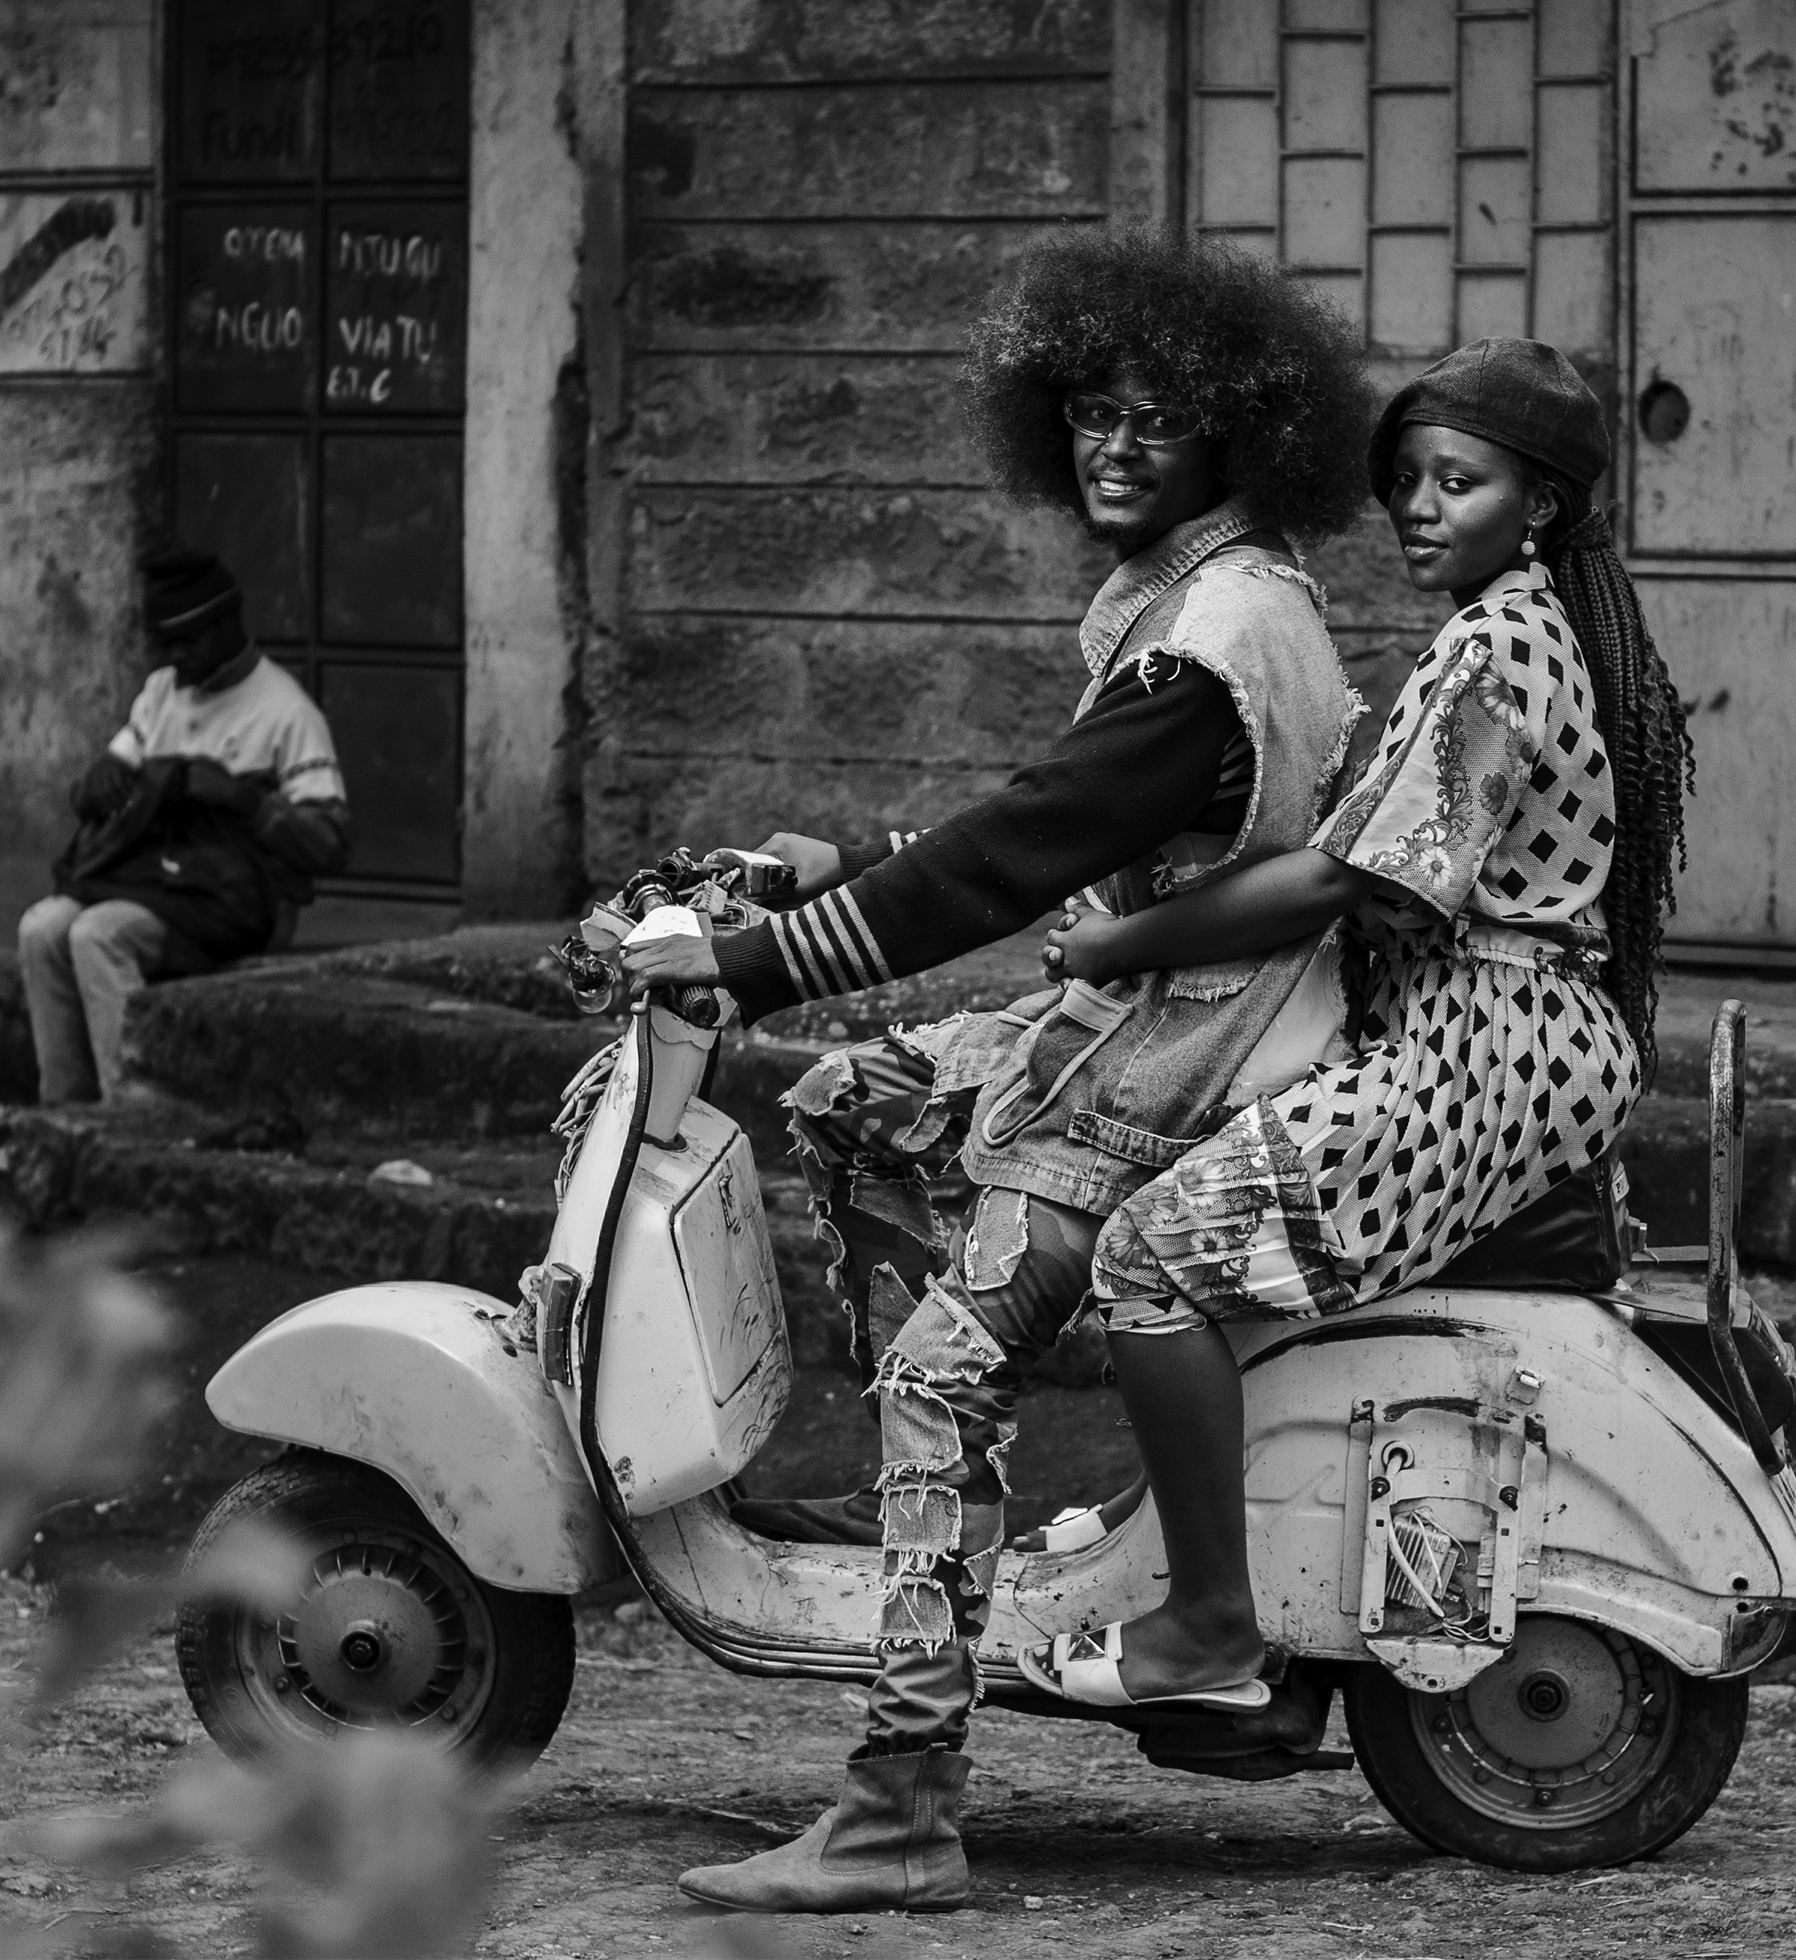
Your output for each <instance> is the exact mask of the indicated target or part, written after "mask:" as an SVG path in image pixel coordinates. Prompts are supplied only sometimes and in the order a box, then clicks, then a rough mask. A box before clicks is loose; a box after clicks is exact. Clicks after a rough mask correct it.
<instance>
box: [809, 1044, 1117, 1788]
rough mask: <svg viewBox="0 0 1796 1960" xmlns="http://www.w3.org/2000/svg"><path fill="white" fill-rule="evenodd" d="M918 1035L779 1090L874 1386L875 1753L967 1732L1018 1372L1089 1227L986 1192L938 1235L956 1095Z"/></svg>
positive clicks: (1065, 1311)
mask: <svg viewBox="0 0 1796 1960" xmlns="http://www.w3.org/2000/svg"><path fill="white" fill-rule="evenodd" d="M920 1032H921V1033H922V1034H923V1038H924V1042H926V1040H927V1031H920ZM922 1050H923V1042H917V1043H916V1044H915V1045H911V1038H909V1037H902V1036H895V1035H889V1036H887V1037H886V1038H885V1039H884V1040H883V1041H876V1042H863V1043H861V1044H859V1045H858V1046H857V1047H854V1048H849V1049H841V1050H838V1051H836V1052H835V1053H833V1054H830V1055H826V1056H825V1057H824V1058H823V1060H822V1061H821V1062H819V1063H818V1064H817V1066H816V1067H815V1068H813V1069H811V1070H810V1071H809V1072H808V1073H807V1074H806V1075H805V1076H803V1077H802V1078H801V1079H800V1081H799V1082H798V1084H797V1086H796V1087H795V1088H794V1089H793V1090H792V1092H791V1094H790V1095H789V1096H788V1097H787V1104H788V1106H789V1107H790V1108H791V1109H792V1111H793V1122H792V1133H793V1136H794V1139H795V1140H796V1145H797V1152H798V1156H799V1159H800V1161H801V1163H802V1164H803V1165H804V1168H805V1174H806V1176H807V1178H808V1179H809V1180H810V1186H811V1194H812V1200H813V1210H814V1212H815V1215H816V1219H817V1235H818V1237H819V1238H820V1239H822V1240H823V1241H824V1243H825V1244H826V1245H827V1246H828V1247H829V1249H830V1252H831V1254H832V1263H831V1266H830V1285H831V1287H832V1289H833V1290H834V1291H835V1292H836V1294H837V1297H838V1298H840V1299H841V1300H842V1302H843V1305H844V1307H845V1308H846V1309H847V1310H848V1312H849V1314H850V1316H851V1318H852V1320H853V1323H854V1337H855V1353H856V1357H857V1359H859V1360H860V1362H861V1366H862V1370H863V1375H864V1376H870V1377H871V1379H872V1382H873V1386H874V1387H875V1388H876V1389H877V1392H878V1396H879V1413H880V1435H881V1456H882V1467H881V1470H880V1475H879V1489H880V1518H881V1524H882V1528H883V1535H884V1543H885V1600H884V1604H883V1606H882V1608H881V1612H880V1623H879V1628H878V1633H877V1638H876V1644H877V1646H878V1648H879V1650H880V1654H881V1661H882V1666H881V1671H880V1676H879V1679H878V1680H877V1681H876V1682H875V1683H874V1686H873V1688H872V1689H871V1691H870V1692H869V1695H868V1698H867V1749H868V1751H869V1752H870V1753H871V1754H874V1755H895V1754H902V1753H908V1752H911V1751H915V1750H921V1749H927V1748H929V1747H930V1746H931V1745H933V1744H945V1745H946V1746H947V1747H949V1748H951V1749H958V1748H959V1747H960V1746H961V1744H962V1743H963V1742H964V1740H965V1738H966V1731H967V1717H968V1715H969V1714H970V1713H971V1711H972V1708H973V1704H974V1702H975V1701H976V1699H977V1697H978V1664H977V1661H976V1659H975V1648H976V1646H977V1643H978V1641H979V1638H980V1636H981V1635H982V1634H983V1633H984V1631H985V1626H986V1622H987V1620H988V1619H989V1617H990V1614H991V1589H992V1582H993V1579H994V1577H995V1575H996V1572H997V1566H998V1554H999V1551H1000V1549H1001V1547H1002V1545H1003V1542H1004V1498H1005V1496H1006V1495H1007V1493H1008V1490H1009V1485H1008V1484H1007V1482H1006V1480H1005V1468H1006V1459H1007V1458H1008V1456H1009V1452H1010V1447H1011V1444H1012V1443H1013V1442H1014V1441H1015V1439H1016V1402H1017V1394H1018V1391H1019V1390H1020V1388H1021V1386H1022V1378H1023V1369H1024V1367H1025V1366H1026V1365H1027V1363H1029V1362H1030V1361H1032V1360H1033V1359H1035V1357H1036V1356H1038V1355H1040V1354H1042V1353H1045V1352H1046V1350H1047V1349H1049V1348H1050V1347H1052V1346H1053V1345H1054V1343H1055V1341H1056V1340H1058V1339H1059V1337H1060V1334H1061V1331H1062V1329H1063V1328H1064V1327H1066V1325H1067V1324H1068V1322H1069V1321H1071V1320H1072V1319H1073V1318H1074V1316H1075V1315H1076V1314H1077V1313H1078V1311H1079V1307H1080V1304H1081V1302H1082V1301H1083V1300H1084V1298H1085V1295H1086V1291H1087V1289H1088V1287H1089V1285H1090V1280H1091V1258H1092V1251H1093V1248H1094V1247H1095V1245H1096V1243H1097V1237H1098V1232H1099V1230H1100V1228H1101V1226H1102V1225H1103V1222H1104V1221H1103V1220H1102V1219H1101V1218H1100V1217H1098V1216H1096V1215H1095V1214H1094V1213H1091V1212H1083V1211H1075V1210H1073V1209H1072V1208H1071V1207H1070V1206H1066V1205H1058V1204H1054V1203H1052V1202H1050V1201H1048V1200H1046V1199H1043V1198H1037V1197H1030V1196H1025V1195H1024V1194H1023V1193H1021V1192H1017V1191H1005V1190H999V1189H996V1188H992V1187H986V1188H984V1189H982V1190H980V1192H979V1193H978V1195H977V1199H976V1202H975V1204H974V1207H973V1211H972V1214H971V1217H970V1219H969V1221H968V1226H967V1230H966V1233H965V1235H964V1240H963V1241H962V1242H961V1244H960V1245H959V1246H958V1247H955V1248H953V1249H951V1247H950V1238H949V1234H948V1232H947V1230H946V1228H945V1226H944V1224H943V1221H942V1219H941V1216H940V1214H939V1213H938V1211H937V1210H936V1207H935V1204H934V1202H933V1199H932V1196H931V1191H930V1188H929V1186H930V1179H931V1176H932V1174H933V1175H934V1176H935V1177H936V1178H937V1179H939V1178H941V1177H942V1176H943V1174H945V1173H946V1171H947V1170H948V1167H949V1165H950V1164H951V1163H952V1161H953V1157H954V1154H955V1153H956V1152H957V1151H958V1150H959V1148H960V1143H961V1140H962V1139H963V1138H964V1136H965V1134H966V1124H967V1117H968V1113H969V1111H970V1109H971V1107H972V1102H973V1096H972V1094H971V1092H967V1093H966V1094H965V1095H964V1096H960V1097H951V1098H943V1099H935V1098H934V1097H933V1095H932V1090H933V1082H934V1071H933V1066H932V1064H931V1062H930V1059H929V1056H928V1054H927V1052H921V1051H922ZM938 1190H939V1187H938ZM919 1296H920V1301H919Z"/></svg>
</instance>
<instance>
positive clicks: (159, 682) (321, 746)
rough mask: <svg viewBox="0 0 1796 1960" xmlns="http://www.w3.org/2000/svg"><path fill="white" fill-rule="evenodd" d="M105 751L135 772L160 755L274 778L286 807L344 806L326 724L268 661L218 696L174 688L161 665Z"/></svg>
mask: <svg viewBox="0 0 1796 1960" xmlns="http://www.w3.org/2000/svg"><path fill="white" fill-rule="evenodd" d="M109 746H110V748H111V750H112V753H113V754H114V755H116V756H121V757H122V758H123V759H124V760H125V761H126V762H128V763H130V764H131V766H132V767H133V768H134V769H140V768H142V766H143V765H144V763H146V762H149V761H153V760H154V759H155V758H156V757H158V756H180V757H183V758H185V759H187V760H192V759H193V758H195V757H197V756H206V757H209V758H210V759H211V760H212V761H213V762H216V763H218V764H219V765H220V766H221V767H222V768H225V769H228V770H229V771H230V772H231V774H232V775H233V776H247V775H252V774H260V773H263V772H266V773H268V774H271V775H272V776H273V777H274V779H275V786H276V788H277V789H278V790H279V791H280V793H281V795H282V796H284V797H286V799H287V800H288V802H290V803H327V802H332V801H347V794H346V792H345V790H344V788H343V776H342V772H341V771H340V770H339V769H338V767H337V750H336V745H335V744H334V743H333V742H332V741H331V731H330V724H329V723H328V722H327V721H326V720H325V718H324V715H323V712H322V710H320V708H319V707H318V704H317V703H316V702H315V701H314V700H313V699H312V697H311V696H310V695H309V694H308V693H307V692H306V691H305V689H304V688H303V687H301V686H300V684H299V683H298V681H296V680H295V679H294V678H293V676H292V675H291V674H289V673H288V672H287V670H286V669H285V668H284V667H277V666H276V665H275V663H274V662H273V661H272V660H270V659H268V658H267V657H266V656H264V657H263V658H262V659H260V660H258V661H257V662H256V664H255V665H254V666H253V667H252V668H251V669H250V670H249V672H248V673H247V674H245V675H244V677H243V679H242V680H240V681H238V682H237V683H236V684H235V685H234V686H231V687H225V688H220V689H219V690H218V691H217V692H216V693H214V692H212V691H211V690H210V689H208V688H205V687H179V686H177V685H176V684H175V670H174V669H173V668H172V667H158V668H157V669H156V671H155V672H154V673H153V674H152V675H151V676H150V678H149V679H148V680H147V681H145V682H144V685H143V692H142V693H141V694H139V695H138V697H137V699H136V700H135V701H134V702H133V703H132V704H131V719H130V720H129V721H128V722H127V723H126V724H125V726H124V727H123V728H121V729H120V730H119V732H118V733H117V734H116V735H115V736H113V738H112V741H111V743H110V744H109Z"/></svg>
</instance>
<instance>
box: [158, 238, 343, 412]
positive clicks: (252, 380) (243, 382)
mask: <svg viewBox="0 0 1796 1960" xmlns="http://www.w3.org/2000/svg"><path fill="white" fill-rule="evenodd" d="M177 230H178V238H177V242H176V270H175V282H176V292H177V294H178V296H179V306H178V312H177V324H176V330H175V399H176V405H177V406H178V407H180V408H185V409H196V408H197V409H220V408H235V409H303V408H305V407H307V406H308V405H309V404H310V402H311V400H312V388H313V371H314V368H315V366H316V363H317V349H318V302H317V292H318V278H317V263H318V230H317V224H316V221H315V219H314V217H313V214H312V211H311V209H310V207H309V206H307V205H301V204H275V203H258V204H204V205H189V206H188V207H187V208H186V209H185V210H184V211H182V212H181V214H180V217H179V221H178V226H177Z"/></svg>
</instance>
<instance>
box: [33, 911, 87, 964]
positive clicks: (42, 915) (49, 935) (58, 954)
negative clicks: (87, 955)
mask: <svg viewBox="0 0 1796 1960" xmlns="http://www.w3.org/2000/svg"><path fill="white" fill-rule="evenodd" d="M80 916H81V907H80V906H79V905H77V904H76V903H75V901H74V900H73V899H72V898H40V899H39V900H38V901H37V903H36V904H35V905H33V906H31V907H29V908H28V910H27V911H26V912H25V914H24V916H23V917H22V918H21V919H20V920H19V956H20V958H22V959H25V960H30V959H32V958H33V957H36V958H39V959H42V958H46V957H48V958H52V959H58V958H66V956H67V953H68V945H69V932H70V929H71V927H73V925H74V924H75V921H76V920H77V919H78V918H79V917H80Z"/></svg>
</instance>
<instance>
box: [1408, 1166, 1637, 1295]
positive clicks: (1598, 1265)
mask: <svg viewBox="0 0 1796 1960" xmlns="http://www.w3.org/2000/svg"><path fill="white" fill-rule="evenodd" d="M1626 1194H1627V1180H1626V1177H1625V1175H1624V1174H1623V1172H1622V1168H1621V1164H1620V1162H1619V1160H1618V1159H1617V1158H1615V1157H1614V1156H1613V1155H1609V1156H1604V1157H1599V1158H1598V1159H1597V1161H1596V1162H1595V1163H1594V1164H1587V1165H1586V1166H1585V1167H1584V1168H1583V1169H1582V1170H1580V1171H1574V1172H1573V1173H1572V1175H1571V1176H1570V1177H1568V1178H1565V1179H1564V1180H1563V1181H1562V1182H1560V1183H1558V1184H1556V1185H1554V1186H1553V1188H1552V1190H1550V1191H1549V1192H1548V1193H1547V1194H1546V1196H1545V1197H1542V1198H1536V1199H1535V1201H1534V1202H1533V1204H1531V1205H1528V1206H1526V1207H1525V1208H1524V1209H1523V1210H1521V1211H1518V1212H1513V1213H1511V1215H1510V1216H1509V1217H1508V1218H1506V1219H1504V1221H1503V1222H1502V1224H1501V1225H1499V1226H1498V1227H1497V1228H1496V1229H1495V1230H1494V1231H1492V1232H1487V1233H1486V1234H1485V1235H1484V1236H1483V1237H1482V1238H1480V1239H1478V1240H1476V1241H1474V1243H1473V1244H1471V1245H1469V1246H1467V1247H1466V1248H1465V1250H1464V1251H1463V1252H1460V1253H1457V1254H1455V1256H1454V1257H1453V1258H1452V1259H1451V1260H1450V1261H1449V1262H1448V1264H1447V1265H1445V1266H1444V1267H1443V1268H1442V1269H1441V1270H1440V1272H1438V1273H1436V1274H1435V1275H1434V1277H1433V1278H1432V1279H1431V1280H1430V1282H1429V1284H1430V1285H1433V1286H1525V1287H1540V1288H1551V1289H1554V1290H1556V1291H1561V1292H1567V1293H1600V1292H1602V1291H1603V1290H1604V1289H1605V1288H1606V1287H1611V1286H1613V1285H1614V1284H1615V1282H1616V1281H1617V1280H1618V1279H1620V1278H1621V1276H1622V1274H1623V1273H1624V1272H1626V1271H1627V1268H1628V1217H1627V1196H1626Z"/></svg>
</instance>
